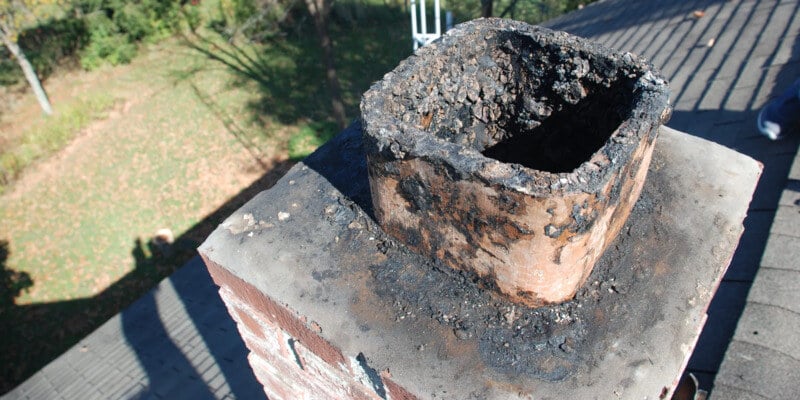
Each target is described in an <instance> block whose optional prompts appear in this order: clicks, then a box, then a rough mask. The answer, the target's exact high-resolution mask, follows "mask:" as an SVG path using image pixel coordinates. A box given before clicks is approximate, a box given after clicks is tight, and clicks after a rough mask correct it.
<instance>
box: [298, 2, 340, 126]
mask: <svg viewBox="0 0 800 400" xmlns="http://www.w3.org/2000/svg"><path fill="white" fill-rule="evenodd" d="M304 1H305V3H306V7H308V12H309V13H310V14H311V17H312V18H313V20H314V27H315V28H316V30H317V36H318V37H319V44H320V47H321V48H322V58H323V62H324V63H325V78H326V80H327V81H328V90H330V95H331V105H332V106H333V117H334V118H335V119H336V123H337V124H338V125H339V128H341V129H344V128H346V127H347V117H346V116H345V111H344V100H343V98H342V87H341V85H340V84H339V76H338V75H337V74H336V64H335V62H334V56H333V42H332V41H331V37H330V35H329V34H328V16H329V15H330V11H331V0H304Z"/></svg>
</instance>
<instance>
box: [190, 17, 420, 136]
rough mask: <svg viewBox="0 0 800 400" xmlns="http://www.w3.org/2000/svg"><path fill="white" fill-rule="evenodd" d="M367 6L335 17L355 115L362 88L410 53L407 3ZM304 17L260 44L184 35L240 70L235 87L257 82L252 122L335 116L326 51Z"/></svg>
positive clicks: (339, 62)
mask: <svg viewBox="0 0 800 400" xmlns="http://www.w3.org/2000/svg"><path fill="white" fill-rule="evenodd" d="M363 8H364V10H363V12H362V14H361V17H359V18H357V19H354V20H352V21H349V22H347V21H337V20H336V19H333V20H332V23H331V26H330V27H329V28H330V30H331V37H332V38H333V39H334V47H335V56H336V68H337V73H338V75H339V79H340V83H341V86H342V89H343V92H344V93H343V97H344V101H345V105H346V108H347V114H348V116H349V117H350V118H354V117H356V116H357V115H358V103H359V101H360V96H361V93H363V92H364V91H365V90H366V89H368V88H369V86H370V85H371V84H372V82H374V81H377V80H378V79H380V78H381V77H382V76H383V74H385V73H386V72H388V71H389V70H391V69H392V68H394V67H395V66H396V65H397V64H398V63H399V61H400V60H402V59H403V58H405V57H407V56H408V55H410V54H411V45H410V41H409V40H408V38H407V29H408V27H407V26H406V25H407V21H406V19H407V18H406V17H407V16H406V14H405V12H404V11H403V9H402V8H400V7H394V6H388V5H387V6H374V5H363ZM301 20H303V19H301ZM305 21H306V22H305V23H301V24H299V25H298V26H296V27H295V28H296V29H294V30H292V31H291V32H285V35H284V36H281V37H279V38H275V39H272V40H269V41H266V42H264V43H261V44H247V45H240V44H237V42H236V41H228V40H225V39H224V38H222V37H221V36H220V35H218V34H216V33H214V32H208V31H206V32H204V33H189V34H184V35H183V37H182V38H183V43H184V45H185V46H187V47H188V48H189V49H192V50H194V51H197V52H199V53H200V54H202V55H204V56H205V57H207V58H208V59H210V60H212V61H214V62H217V63H219V64H220V65H223V66H224V67H226V68H229V69H230V70H232V71H233V72H235V74H236V75H237V76H238V79H237V80H236V81H235V82H234V83H233V85H234V86H238V87H241V86H246V85H252V84H255V86H256V87H257V88H258V91H259V97H258V99H257V100H255V101H253V102H251V103H250V104H249V105H248V111H249V112H250V114H251V118H252V121H250V122H256V123H262V124H264V123H267V124H268V123H269V119H273V120H275V121H278V122H280V123H282V124H296V123H306V122H312V121H318V122H320V121H326V120H332V119H333V117H332V112H331V110H330V100H329V93H328V88H327V85H326V83H325V82H326V81H325V70H324V68H323V63H322V61H321V57H322V51H321V50H320V48H319V45H318V41H317V38H316V34H315V33H314V28H313V26H311V25H310V23H309V22H308V21H310V18H305ZM195 72H197V71H195Z"/></svg>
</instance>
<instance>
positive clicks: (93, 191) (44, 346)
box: [0, 8, 410, 393]
mask: <svg viewBox="0 0 800 400" xmlns="http://www.w3.org/2000/svg"><path fill="white" fill-rule="evenodd" d="M399 13H400V11H399V9H391V8H389V9H386V10H382V14H380V15H378V14H376V15H378V16H377V17H376V18H374V19H371V20H369V21H366V22H365V21H361V22H359V23H358V24H352V25H342V26H339V27H337V28H335V29H334V30H333V36H334V37H335V38H336V50H337V52H338V66H339V71H340V77H341V79H342V86H343V87H344V89H345V92H346V93H345V99H346V102H347V106H348V112H349V116H350V117H351V118H353V117H356V116H357V114H356V112H357V104H358V100H359V97H360V94H361V93H362V92H363V91H364V90H366V88H368V86H369V85H370V84H371V82H373V81H375V80H378V79H380V77H381V76H382V75H383V73H385V72H387V71H388V70H390V69H391V68H393V67H394V66H395V65H396V64H397V62H398V61H399V60H400V59H402V58H403V57H405V56H407V55H408V54H409V53H410V45H409V41H408V40H407V38H406V34H407V32H406V29H407V28H406V26H405V25H406V18H405V15H404V14H399ZM198 49H200V50H206V51H205V52H203V51H198ZM318 59H319V50H318V48H317V45H316V41H315V38H314V36H313V30H309V31H307V32H302V33H300V34H297V35H293V36H289V37H287V38H285V40H281V41H280V42H276V43H271V44H264V45H256V44H247V45H240V46H239V47H235V46H233V45H232V44H230V43H228V42H226V41H225V40H222V39H221V38H220V37H219V36H217V35H216V34H215V33H213V32H211V31H204V30H201V31H200V33H199V34H198V35H189V36H187V37H186V38H185V39H182V38H173V39H169V40H167V41H165V42H162V43H160V44H157V45H150V46H149V47H148V48H147V49H144V50H143V51H142V52H141V54H140V56H139V57H138V58H136V59H135V60H134V61H133V62H132V63H131V64H130V65H126V66H120V67H116V68H105V69H101V70H99V71H94V72H91V73H84V72H70V73H63V74H55V75H54V76H51V77H50V79H49V80H48V81H47V82H46V83H45V86H46V88H47V89H48V91H49V92H50V95H51V97H52V99H53V103H54V106H55V107H56V108H57V109H58V110H59V112H64V111H63V110H70V109H72V108H76V107H81V104H85V103H86V102H87V101H91V99H95V98H102V99H105V100H103V105H102V107H99V108H98V109H99V110H100V111H97V112H99V114H97V113H95V114H92V115H91V116H90V118H88V119H82V120H81V121H80V124H78V125H75V126H73V128H74V129H72V131H71V132H70V133H71V135H70V136H69V137H70V138H72V134H75V135H74V139H69V140H67V141H65V142H63V143H61V145H60V146H58V147H62V146H63V145H64V143H66V142H69V144H68V145H66V146H65V147H64V148H63V149H62V150H61V151H58V152H57V153H55V154H54V155H52V156H50V157H46V156H47V154H49V151H46V152H43V153H41V155H39V156H38V158H40V160H39V161H37V162H35V163H34V164H33V165H32V166H31V167H28V168H27V169H25V171H24V172H23V173H22V174H21V175H19V176H18V178H17V179H16V182H14V183H12V184H11V185H10V186H8V187H7V188H6V190H5V192H4V193H3V194H2V195H0V264H1V265H2V269H3V271H2V272H3V274H2V276H0V278H2V279H3V286H1V287H0V288H2V290H3V294H2V298H1V299H0V301H2V303H0V354H1V355H2V356H0V357H1V358H0V364H1V365H2V373H1V374H0V393H3V392H5V391H6V390H8V389H10V388H12V387H13V386H15V385H16V384H18V383H19V382H21V381H22V380H24V379H25V378H27V377H28V376H30V375H31V374H33V373H34V372H35V371H36V370H38V369H39V368H41V367H42V366H44V365H45V364H46V363H47V362H49V361H50V360H52V359H53V358H55V357H57V356H58V355H59V354H60V353H62V352H63V351H65V350H66V349H68V348H69V347H70V346H71V345H73V344H74V343H76V342H77V341H78V340H79V339H80V338H81V337H83V336H85V335H87V334H88V333H90V332H91V331H92V330H93V329H95V328H97V327H98V326H99V325H100V324H102V323H103V322H104V321H105V320H107V319H108V318H110V317H111V316H113V315H114V314H115V313H117V312H119V311H120V310H121V309H122V308H123V307H125V306H126V305H128V304H130V303H131V302H132V301H133V300H135V299H136V298H138V297H139V296H141V295H142V294H143V293H145V292H146V291H147V290H149V289H150V288H151V287H153V285H155V284H156V283H157V282H158V281H159V280H161V279H163V278H164V277H165V276H168V275H169V274H170V273H171V272H172V271H174V269H175V268H177V267H179V266H180V265H182V263H183V262H185V261H186V260H187V259H188V257H191V256H192V255H193V254H194V252H193V249H194V246H196V245H197V244H198V243H199V242H200V241H201V240H202V239H203V235H204V234H205V233H207V232H208V230H209V229H211V228H213V226H215V224H216V223H218V222H219V218H221V217H224V215H225V214H224V213H225V212H230V210H228V209H222V210H221V211H220V212H217V211H218V210H220V207H222V206H223V205H226V204H227V207H229V208H230V207H232V206H236V204H239V203H240V202H241V201H243V200H244V199H243V198H242V197H243V196H239V197H237V195H238V194H239V193H240V191H242V190H243V189H244V188H247V187H248V186H251V185H253V184H255V188H256V189H257V188H258V187H265V186H267V185H269V184H270V181H272V180H274V179H273V178H274V177H275V175H276V174H272V175H269V174H268V173H269V171H270V170H272V169H273V168H277V169H280V170H283V169H285V168H286V167H287V166H288V165H290V164H291V161H289V160H288V158H289V154H288V153H287V148H288V142H289V139H290V138H291V137H292V136H294V135H296V134H300V135H305V136H308V135H309V129H318V128H319V127H324V126H326V125H325V122H326V121H330V115H329V112H328V109H329V102H328V100H327V98H326V96H325V93H326V88H325V84H324V82H325V80H324V76H323V75H322V70H321V68H320V64H321V63H320V62H319V61H318ZM24 101H25V102H27V105H25V104H23V105H21V106H20V107H22V108H24V107H28V108H29V109H30V108H31V107H35V103H33V100H32V98H26V99H24ZM82 102H83V103H82ZM71 107H72V108H71ZM19 115H20V117H19V118H20V120H18V121H14V120H13V117H14V116H9V115H6V116H4V118H5V120H6V121H5V123H7V124H9V125H7V126H14V127H15V128H16V132H30V130H28V127H35V126H40V125H42V124H46V123H48V122H42V120H41V117H36V118H33V119H31V118H24V119H23V116H30V115H37V114H36V113H35V112H33V111H29V112H27V113H25V112H20V113H19ZM37 118H38V119H37ZM9 121H11V122H9ZM76 131H78V132H76ZM0 135H2V134H0ZM319 135H320V136H321V137H325V132H324V129H321V128H320V132H319ZM24 136H25V134H23V135H22V136H17V139H15V140H16V141H17V142H15V143H24V140H26V139H19V137H24ZM295 141H296V142H298V141H299V142H302V143H303V144H304V145H306V146H307V145H308V143H311V144H312V145H314V144H318V143H319V141H316V142H315V141H314V140H307V138H304V139H303V140H295ZM300 147H302V146H300ZM312 148H313V147H312ZM301 151H307V149H306V150H302V149H301ZM0 152H8V148H3V149H2V150H0ZM293 156H294V157H299V156H298V155H297V154H293ZM34 158H37V157H34ZM265 174H267V175H266V176H269V179H264V178H262V176H265ZM259 185H260V186H259ZM251 189H252V188H251ZM248 193H249V192H248ZM232 199H234V200H232ZM160 228H169V229H171V230H172V231H173V232H175V235H176V236H177V237H179V244H178V246H176V248H177V251H176V253H175V254H172V255H171V256H169V257H162V256H159V255H157V254H153V253H152V251H151V249H150V248H148V246H147V245H146V243H147V241H148V239H149V238H151V237H152V235H153V234H154V233H155V232H156V230H158V229H160ZM23 289H24V290H23ZM17 294H18V296H17Z"/></svg>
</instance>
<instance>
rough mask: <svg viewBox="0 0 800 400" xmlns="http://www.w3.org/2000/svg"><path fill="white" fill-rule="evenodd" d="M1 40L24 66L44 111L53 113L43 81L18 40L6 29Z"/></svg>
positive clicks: (0, 33) (21, 66)
mask: <svg viewBox="0 0 800 400" xmlns="http://www.w3.org/2000/svg"><path fill="white" fill-rule="evenodd" d="M0 40H2V41H3V44H5V45H6V47H8V50H9V51H10V52H11V54H13V55H14V57H15V58H16V59H17V62H18V63H19V66H20V68H22V72H23V73H24V74H25V79H27V80H28V83H29V84H30V85H31V88H32V89H33V93H34V94H35V95H36V100H38V101H39V105H40V106H42V111H44V113H45V114H47V115H51V114H53V107H52V106H50V100H49V99H48V98H47V93H45V92H44V88H42V82H40V81H39V77H38V76H37V75H36V72H35V71H34V70H33V66H32V65H31V63H30V62H29V61H28V58H27V57H25V53H24V52H23V51H22V49H21V48H20V47H19V45H18V44H17V43H16V42H14V41H13V40H11V38H10V37H9V35H8V34H7V32H6V30H5V29H3V30H2V31H0Z"/></svg>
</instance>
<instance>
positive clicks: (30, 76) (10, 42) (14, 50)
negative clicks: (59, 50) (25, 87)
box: [0, 0, 53, 115]
mask: <svg viewBox="0 0 800 400" xmlns="http://www.w3.org/2000/svg"><path fill="white" fill-rule="evenodd" d="M26 2H28V4H26ZM33 3H36V0H0V41H2V42H3V44H4V45H5V46H6V47H7V48H8V51H10V52H11V54H12V55H13V56H14V58H16V59H17V63H18V64H19V66H20V68H22V73H23V74H25V79H27V80H28V83H29V84H30V85H31V89H33V93H34V94H35V95H36V100H38V101H39V105H40V106H41V107H42V111H44V113H45V114H47V115H50V114H52V113H53V107H52V106H51V105H50V99H48V98H47V93H45V91H44V88H42V82H41V81H39V76H38V75H36V71H34V70H33V66H32V65H31V63H30V61H28V58H27V57H25V53H24V52H23V51H22V48H20V47H19V44H18V43H17V39H18V37H19V31H20V30H21V29H22V27H23V26H24V25H25V24H26V23H29V22H31V21H34V20H36V16H35V15H34V14H33V12H32V11H31V7H29V6H30V5H35V4H33Z"/></svg>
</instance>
